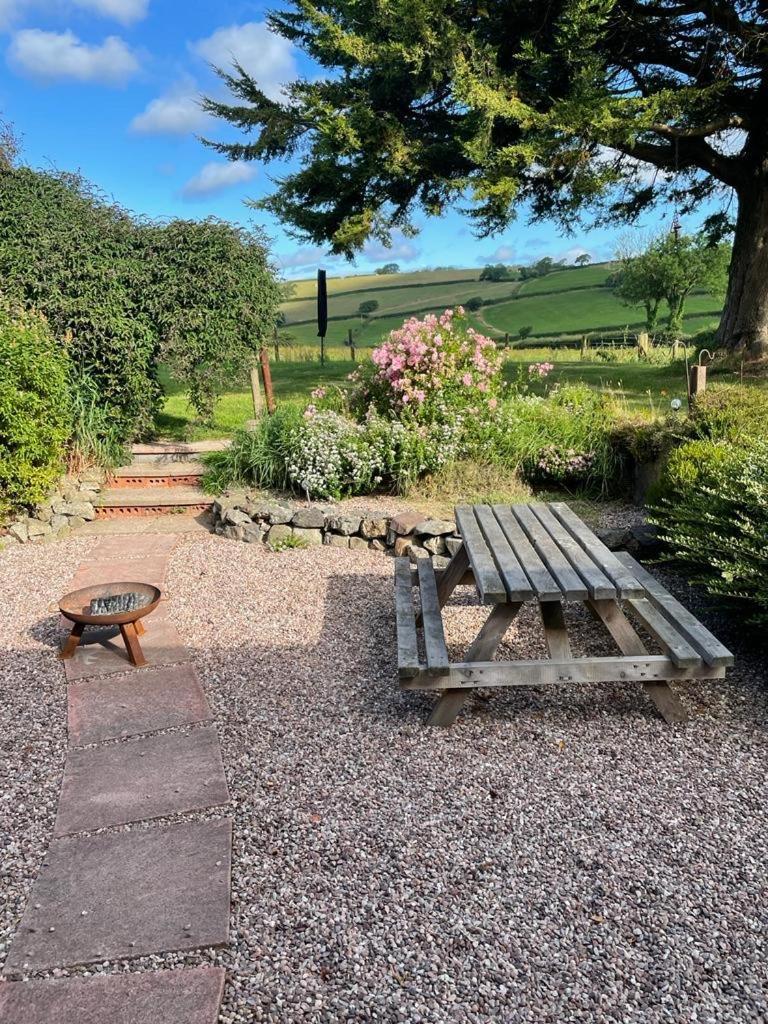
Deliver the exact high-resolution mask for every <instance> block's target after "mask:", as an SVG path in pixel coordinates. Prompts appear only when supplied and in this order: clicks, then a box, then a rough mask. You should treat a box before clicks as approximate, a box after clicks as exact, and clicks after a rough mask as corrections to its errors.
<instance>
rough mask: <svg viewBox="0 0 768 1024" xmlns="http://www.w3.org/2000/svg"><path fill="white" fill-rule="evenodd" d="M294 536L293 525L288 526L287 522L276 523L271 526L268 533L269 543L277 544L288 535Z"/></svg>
mask: <svg viewBox="0 0 768 1024" xmlns="http://www.w3.org/2000/svg"><path fill="white" fill-rule="evenodd" d="M292 536H293V527H292V526H286V525H285V523H275V525H274V526H271V527H270V528H269V533H268V534H267V543H268V544H277V542H278V541H281V540H285V539H286V538H287V537H292Z"/></svg>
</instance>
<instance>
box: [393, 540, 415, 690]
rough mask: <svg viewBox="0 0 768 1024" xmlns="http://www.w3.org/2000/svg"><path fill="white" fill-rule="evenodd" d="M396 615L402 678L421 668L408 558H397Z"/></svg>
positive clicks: (398, 663)
mask: <svg viewBox="0 0 768 1024" xmlns="http://www.w3.org/2000/svg"><path fill="white" fill-rule="evenodd" d="M395 616H396V620H397V667H398V671H399V673H400V678H401V679H408V678H411V677H412V676H415V675H417V674H418V673H419V672H420V670H421V664H420V662H419V644H418V638H417V634H416V615H415V612H414V607H413V595H412V593H411V565H410V561H409V559H407V558H396V559H395Z"/></svg>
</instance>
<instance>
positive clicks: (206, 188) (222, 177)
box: [181, 160, 256, 199]
mask: <svg viewBox="0 0 768 1024" xmlns="http://www.w3.org/2000/svg"><path fill="white" fill-rule="evenodd" d="M255 177H256V168H255V167H254V166H253V164H249V163H247V162H246V161H245V160H232V161H231V162H226V163H224V162H220V161H216V160H213V161H211V163H208V164H205V165H204V166H203V167H202V168H201V169H200V170H199V171H198V172H197V174H196V175H195V176H194V178H190V179H189V181H188V182H187V183H186V185H185V186H184V188H183V189H182V190H181V194H182V196H183V197H184V198H185V199H203V198H204V197H205V196H211V195H215V194H216V193H217V192H223V191H224V189H227V188H231V187H232V186H233V185H240V184H241V183H242V182H244V181H251V180H252V179H253V178H255Z"/></svg>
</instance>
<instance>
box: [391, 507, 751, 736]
mask: <svg viewBox="0 0 768 1024" xmlns="http://www.w3.org/2000/svg"><path fill="white" fill-rule="evenodd" d="M456 525H457V528H458V531H459V533H460V535H461V538H462V541H463V543H462V546H461V547H460V548H459V550H458V551H457V552H456V554H455V555H454V556H453V558H452V559H451V561H450V563H449V564H448V567H447V568H446V569H445V570H444V571H443V572H442V573H441V574H440V576H439V577H438V575H437V574H436V573H435V570H434V568H433V566H432V562H431V560H430V559H429V558H419V559H418V560H417V563H416V564H417V569H416V573H415V574H413V573H412V572H411V566H410V561H409V559H407V558H398V559H396V560H395V609H396V615H397V645H398V666H399V675H400V686H401V688H402V689H405V690H434V691H436V692H437V693H438V695H439V699H438V701H437V703H436V705H435V708H434V710H433V712H432V714H431V716H430V718H429V724H430V725H441V726H447V725H452V724H453V722H454V721H455V720H456V716H457V715H458V713H459V711H460V710H461V707H462V705H463V704H464V702H465V700H466V699H467V696H468V693H469V691H470V690H472V689H475V688H479V687H483V688H485V687H497V686H564V685H565V686H567V685H569V684H574V683H575V684H577V683H599V682H612V681H616V682H622V683H624V682H626V683H638V684H640V685H642V686H643V688H644V689H645V691H646V693H647V694H648V696H649V697H650V698H651V700H652V701H653V702H654V704H655V705H656V707H657V709H658V710H659V712H660V713H661V715H662V716H663V717H664V719H665V720H666V721H667V722H669V723H673V722H682V721H685V719H686V714H685V711H684V709H683V707H682V705H681V704H680V702H679V700H678V699H677V697H676V696H675V694H674V693H673V692H672V690H671V689H670V687H669V681H671V680H676V679H681V680H685V679H721V678H723V676H724V675H725V669H726V667H727V666H729V665H732V664H733V655H732V654H731V653H730V651H728V650H727V649H726V648H725V647H724V646H723V645H722V644H721V643H720V642H719V640H717V638H716V637H714V636H713V635H712V633H710V632H709V630H708V629H706V627H705V626H703V625H702V624H701V623H700V622H699V621H698V620H697V619H696V618H695V617H694V616H693V615H692V614H691V613H690V612H689V611H688V610H687V609H686V608H684V607H683V605H682V604H680V602H679V601H677V600H676V599H675V598H674V597H672V595H671V594H670V593H669V592H668V591H667V590H665V589H664V587H662V585H661V584H660V583H659V582H658V580H656V579H655V578H654V577H653V576H652V575H651V574H650V573H649V572H647V571H646V570H645V569H644V568H643V567H642V566H641V565H640V564H639V562H637V561H636V560H635V559H634V558H632V556H631V555H630V554H628V553H627V552H613V551H610V550H609V549H608V548H607V547H606V546H605V544H603V543H602V541H601V540H600V539H599V538H598V537H597V536H596V535H595V534H594V533H593V531H592V530H591V529H590V528H589V527H588V526H587V525H586V523H584V522H583V521H582V520H581V519H580V518H579V517H578V516H577V515H576V513H575V512H574V511H573V510H572V509H571V508H570V507H569V506H568V505H567V504H566V503H565V502H550V503H547V504H543V503H542V504H530V505H471V506H470V505H462V506H459V507H457V509H456ZM414 576H415V579H414ZM414 582H415V584H416V588H417V590H418V594H419V602H418V604H417V605H414V601H413V585H414ZM466 583H472V584H474V586H475V587H476V589H477V593H478V596H479V599H480V601H481V603H482V604H485V605H489V606H490V613H489V615H488V618H487V619H486V621H485V623H484V624H483V626H482V628H481V629H480V632H479V633H478V634H477V636H476V637H475V639H474V641H473V642H472V644H471V645H470V647H469V649H468V650H467V652H466V654H465V655H464V657H463V660H461V661H458V662H452V661H451V660H450V659H449V656H448V649H447V645H446V639H445V630H444V624H443V615H442V609H443V607H444V606H445V604H446V602H447V601H448V600H449V598H450V596H451V594H452V593H453V591H454V590H455V589H456V587H457V586H459V584H466ZM527 601H531V602H536V603H537V605H538V608H539V612H540V614H541V620H542V624H543V627H544V636H545V638H546V642H547V647H548V650H549V658H544V659H533V660H529V661H494V660H493V658H494V655H495V653H496V651H497V648H498V647H499V645H500V643H501V641H502V640H503V639H504V635H505V633H506V631H507V629H508V628H509V626H510V624H511V623H512V621H513V620H514V618H515V616H516V615H517V613H518V612H519V611H520V609H521V608H522V606H523V604H524V603H525V602H527ZM569 601H575V602H583V603H584V604H585V605H586V607H587V608H588V609H589V611H590V613H591V614H592V615H593V617H594V618H595V619H597V620H598V621H599V622H602V624H603V625H604V626H605V628H606V630H607V631H608V633H609V634H610V636H611V637H613V640H614V641H615V643H616V646H617V647H618V648H619V651H620V652H621V653H620V654H619V655H615V656H610V657H592V656H587V657H579V658H576V657H574V656H573V654H572V652H571V643H570V639H569V636H568V628H567V625H566V620H565V616H564V614H563V606H564V604H565V603H566V602H569ZM627 613H629V616H628V615H627ZM635 623H637V624H639V625H640V626H642V627H643V628H644V629H645V631H646V632H647V633H648V634H650V636H652V637H653V638H654V639H655V641H656V642H657V644H658V646H659V648H660V650H661V652H662V653H661V654H650V653H649V652H648V649H647V647H646V644H645V642H644V641H643V639H642V638H641V636H640V635H639V634H638V632H637V629H636V626H635Z"/></svg>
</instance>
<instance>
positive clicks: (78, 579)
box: [68, 554, 168, 591]
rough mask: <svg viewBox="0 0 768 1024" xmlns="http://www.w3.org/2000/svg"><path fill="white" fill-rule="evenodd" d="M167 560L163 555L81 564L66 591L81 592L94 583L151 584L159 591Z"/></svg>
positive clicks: (92, 561) (163, 579)
mask: <svg viewBox="0 0 768 1024" xmlns="http://www.w3.org/2000/svg"><path fill="white" fill-rule="evenodd" d="M167 565H168V558H167V556H166V555H165V554H161V555H152V556H150V557H146V558H126V559H110V558H105V559H104V560H103V561H96V560H93V559H91V560H89V561H87V562H83V564H82V565H81V566H80V567H79V568H78V570H77V572H76V573H75V576H74V579H73V580H72V583H71V584H70V585H69V587H68V590H69V591H72V590H81V589H82V588H83V587H90V586H93V585H94V584H96V583H151V584H152V586H155V587H159V588H160V589H161V590H162V588H163V584H164V582H165V570H166V567H167Z"/></svg>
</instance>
